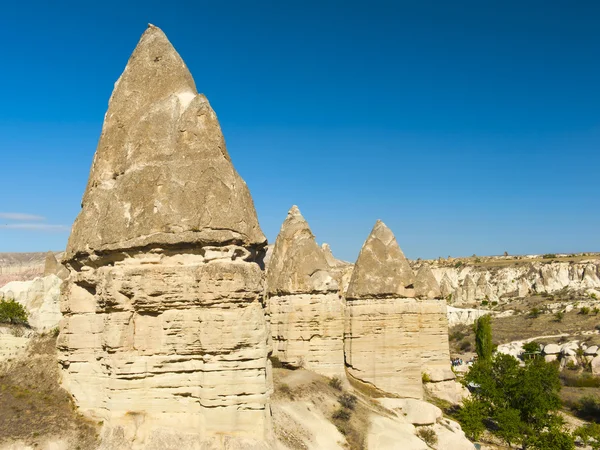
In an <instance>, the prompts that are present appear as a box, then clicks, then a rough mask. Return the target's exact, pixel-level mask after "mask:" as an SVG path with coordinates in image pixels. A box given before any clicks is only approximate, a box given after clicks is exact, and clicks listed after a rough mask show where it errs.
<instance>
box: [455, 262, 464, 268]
mask: <svg viewBox="0 0 600 450" xmlns="http://www.w3.org/2000/svg"><path fill="white" fill-rule="evenodd" d="M462 265H463V262H462V261H458V262H457V263H456V264H454V268H455V269H458V268H459V267H462Z"/></svg>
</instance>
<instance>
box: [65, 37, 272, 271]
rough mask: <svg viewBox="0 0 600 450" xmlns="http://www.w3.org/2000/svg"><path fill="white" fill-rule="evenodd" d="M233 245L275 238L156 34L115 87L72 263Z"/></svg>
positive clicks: (172, 53)
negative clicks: (117, 253)
mask: <svg viewBox="0 0 600 450" xmlns="http://www.w3.org/2000/svg"><path fill="white" fill-rule="evenodd" d="M225 243H237V244H239V245H246V246H252V245H260V246H262V245H264V244H265V243H266V239H265V237H264V235H263V233H262V231H261V229H260V226H259V224H258V219H257V217H256V211H255V208H254V204H253V202H252V198H251V196H250V192H249V190H248V187H247V186H246V184H245V183H244V181H243V180H242V178H241V177H240V176H239V175H238V173H237V172H236V171H235V169H234V168H233V165H232V163H231V160H230V158H229V155H228V153H227V150H226V148H225V140H224V138H223V134H222V133H221V128H220V126H219V122H218V120H217V116H216V114H215V113H214V111H213V110H212V108H211V107H210V104H209V103H208V100H207V99H206V97H204V95H201V94H198V92H197V90H196V86H195V84H194V80H193V78H192V76H191V74H190V72H189V70H188V69H187V67H186V65H185V63H184V62H183V60H182V59H181V57H180V56H179V54H178V53H177V51H176V50H175V49H174V48H173V46H172V45H171V43H170V42H169V40H168V39H167V37H166V36H165V34H164V33H163V32H162V31H161V30H160V29H159V28H157V27H155V26H152V25H150V26H149V28H148V29H147V30H146V32H145V33H144V34H143V35H142V37H141V39H140V41H139V43H138V45H137V47H136V48H135V50H134V52H133V54H132V55H131V57H130V58H129V62H128V63H127V67H126V68H125V71H124V72H123V74H122V75H121V77H120V78H119V80H118V81H117V82H116V84H115V88H114V91H113V94H112V96H111V98H110V102H109V106H108V111H107V112H106V116H105V120H104V126H103V128H102V135H101V136H100V142H99V144H98V149H97V150H96V154H95V156H94V161H93V164H92V169H91V172H90V177H89V180H88V185H87V188H86V191H85V194H84V196H83V201H82V210H81V212H80V213H79V216H78V217H77V219H76V221H75V223H74V225H73V229H72V232H71V236H70V238H69V243H68V245H67V252H66V257H65V259H66V260H71V259H74V258H85V257H86V256H87V255H90V254H93V253H102V252H110V251H114V250H127V249H132V248H138V247H145V246H169V245H171V246H173V245H178V246H181V245H182V244H225Z"/></svg>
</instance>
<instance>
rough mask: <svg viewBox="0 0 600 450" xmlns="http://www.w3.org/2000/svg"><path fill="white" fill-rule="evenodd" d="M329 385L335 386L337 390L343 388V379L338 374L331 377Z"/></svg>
mask: <svg viewBox="0 0 600 450" xmlns="http://www.w3.org/2000/svg"><path fill="white" fill-rule="evenodd" d="M329 386H331V387H332V388H334V389H335V390H337V391H341V390H342V379H341V378H340V377H338V376H335V377H332V378H330V379H329Z"/></svg>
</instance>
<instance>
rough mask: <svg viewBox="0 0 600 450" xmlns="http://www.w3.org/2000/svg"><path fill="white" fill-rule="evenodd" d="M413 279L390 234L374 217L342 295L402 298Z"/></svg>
mask: <svg viewBox="0 0 600 450" xmlns="http://www.w3.org/2000/svg"><path fill="white" fill-rule="evenodd" d="M414 281H415V274H414V273H413V271H412V269H411V268H410V265H409V264H408V261H407V259H406V257H405V256H404V253H402V250H401V249H400V247H399V246H398V242H396V238H395V237H394V234H393V233H392V232H391V230H390V229H389V228H388V227H387V226H386V225H385V224H384V223H383V222H382V221H381V220H378V221H377V222H376V223H375V226H374V227H373V230H372V231H371V234H370V235H369V237H368V238H367V240H366V241H365V243H364V245H363V247H362V249H361V251H360V254H359V255H358V259H357V260H356V265H355V266H354V271H353V272H352V279H351V280H350V284H349V286H348V291H347V293H346V297H347V298H349V299H352V298H361V297H378V296H393V295H396V296H401V297H403V296H405V288H406V287H407V286H410V285H412V284H413V283H414Z"/></svg>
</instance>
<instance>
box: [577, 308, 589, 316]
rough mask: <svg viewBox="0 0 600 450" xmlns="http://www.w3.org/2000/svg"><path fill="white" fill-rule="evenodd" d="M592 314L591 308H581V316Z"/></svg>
mask: <svg viewBox="0 0 600 450" xmlns="http://www.w3.org/2000/svg"><path fill="white" fill-rule="evenodd" d="M589 313H590V308H589V307H587V306H582V307H581V308H579V314H583V315H584V316H587V315H588V314H589Z"/></svg>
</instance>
